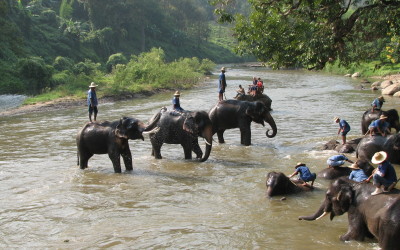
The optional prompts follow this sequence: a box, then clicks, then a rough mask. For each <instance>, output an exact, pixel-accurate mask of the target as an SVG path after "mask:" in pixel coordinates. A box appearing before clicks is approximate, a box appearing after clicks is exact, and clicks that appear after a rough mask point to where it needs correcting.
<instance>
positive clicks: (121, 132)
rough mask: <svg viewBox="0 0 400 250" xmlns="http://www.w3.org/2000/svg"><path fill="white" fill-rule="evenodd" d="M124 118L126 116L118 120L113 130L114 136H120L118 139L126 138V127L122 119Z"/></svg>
mask: <svg viewBox="0 0 400 250" xmlns="http://www.w3.org/2000/svg"><path fill="white" fill-rule="evenodd" d="M125 119H126V117H123V118H121V119H120V120H119V123H118V125H117V127H116V129H115V131H114V134H115V136H116V137H118V138H120V139H128V136H127V134H126V133H127V129H126V127H125V126H124V120H125Z"/></svg>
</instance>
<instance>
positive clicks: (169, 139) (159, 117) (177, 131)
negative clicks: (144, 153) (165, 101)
mask: <svg viewBox="0 0 400 250" xmlns="http://www.w3.org/2000/svg"><path fill="white" fill-rule="evenodd" d="M149 123H151V124H153V123H156V127H157V128H159V130H158V131H157V132H156V133H150V141H151V145H152V154H151V155H153V156H154V157H155V158H156V159H162V156H161V147H162V145H163V144H164V143H168V144H181V146H182V147H183V151H184V154H185V159H192V151H193V152H194V153H195V154H196V158H199V159H200V161H202V162H203V161H206V160H207V159H208V157H209V156H210V153H211V149H212V125H211V121H210V118H209V117H208V114H207V112H205V111H193V112H191V111H185V112H176V111H167V110H166V109H165V108H162V109H161V110H160V111H159V112H157V113H156V114H155V115H154V116H153V118H151V119H150V121H149ZM199 136H200V137H203V138H204V139H205V141H206V150H205V153H204V156H203V152H202V150H201V148H200V146H199V143H198V137H199Z"/></svg>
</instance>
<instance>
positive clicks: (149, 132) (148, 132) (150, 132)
mask: <svg viewBox="0 0 400 250" xmlns="http://www.w3.org/2000/svg"><path fill="white" fill-rule="evenodd" d="M159 130H160V127H155V128H153V129H152V130H150V131H146V132H143V133H142V134H144V135H149V134H155V133H157V132H158V131H159Z"/></svg>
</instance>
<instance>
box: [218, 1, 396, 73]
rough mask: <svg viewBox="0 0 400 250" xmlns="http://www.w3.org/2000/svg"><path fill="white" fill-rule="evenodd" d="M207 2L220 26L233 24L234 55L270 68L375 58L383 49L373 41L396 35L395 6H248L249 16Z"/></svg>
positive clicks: (342, 3) (227, 5)
mask: <svg viewBox="0 0 400 250" xmlns="http://www.w3.org/2000/svg"><path fill="white" fill-rule="evenodd" d="M212 2H213V4H214V5H215V6H216V11H215V12H216V13H217V14H218V15H219V20H220V21H222V22H234V23H235V28H234V31H235V36H236V38H237V40H238V42H239V45H238V46H237V48H236V50H237V52H238V53H240V54H246V53H249V54H253V55H254V56H256V57H257V58H258V59H259V60H260V61H263V62H266V63H267V64H269V65H270V66H272V67H274V68H280V67H297V66H303V67H307V68H308V69H322V68H324V67H325V65H326V63H333V62H335V61H337V60H339V61H340V63H341V64H344V65H348V64H349V63H352V62H357V61H361V60H368V59H372V58H374V57H375V58H376V55H379V54H380V52H381V51H382V50H383V49H384V47H385V46H384V44H385V42H379V40H381V39H383V40H385V41H386V42H390V38H391V37H393V36H398V35H399V28H398V27H400V22H399V20H400V19H399V17H400V1H399V0H370V1H363V0H314V1H309V0H249V1H248V2H249V3H250V4H251V8H252V9H251V14H250V15H249V16H244V15H240V14H235V13H234V11H233V10H232V8H231V6H232V2H234V1H233V0H213V1H212ZM367 48H368V49H372V50H373V53H369V51H366V49H367Z"/></svg>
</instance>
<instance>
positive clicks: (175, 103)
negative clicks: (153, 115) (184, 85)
mask: <svg viewBox="0 0 400 250" xmlns="http://www.w3.org/2000/svg"><path fill="white" fill-rule="evenodd" d="M172 105H173V108H174V110H176V111H183V108H181V104H180V103H179V98H177V97H175V96H174V98H172Z"/></svg>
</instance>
